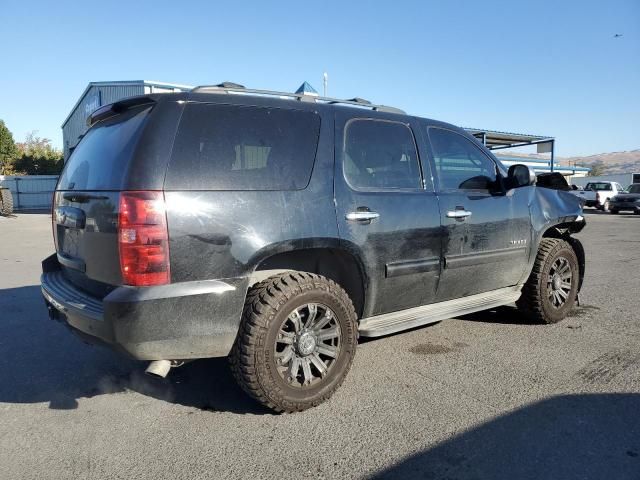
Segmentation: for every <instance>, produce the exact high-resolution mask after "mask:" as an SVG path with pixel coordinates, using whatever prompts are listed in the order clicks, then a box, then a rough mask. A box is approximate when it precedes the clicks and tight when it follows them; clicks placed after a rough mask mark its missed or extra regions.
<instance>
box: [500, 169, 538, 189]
mask: <svg viewBox="0 0 640 480" xmlns="http://www.w3.org/2000/svg"><path fill="white" fill-rule="evenodd" d="M507 178H508V180H509V188H518V187H528V186H529V185H535V183H536V173H535V172H534V171H533V169H531V168H529V167H527V166H526V165H523V164H521V163H517V164H515V165H511V166H510V167H509V171H508V173H507Z"/></svg>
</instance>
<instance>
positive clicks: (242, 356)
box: [229, 272, 358, 412]
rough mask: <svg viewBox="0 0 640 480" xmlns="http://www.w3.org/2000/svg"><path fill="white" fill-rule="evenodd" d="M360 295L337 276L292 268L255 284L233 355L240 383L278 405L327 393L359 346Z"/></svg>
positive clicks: (312, 401)
mask: <svg viewBox="0 0 640 480" xmlns="http://www.w3.org/2000/svg"><path fill="white" fill-rule="evenodd" d="M357 343H358V327H357V318H356V313H355V310H354V307H353V303H352V302H351V300H350V299H349V296H348V295H347V293H346V292H345V291H344V290H343V289H342V288H340V286H339V285H337V284H336V283H335V282H333V281H331V280H328V279H326V278H324V277H322V276H320V275H315V274H311V273H304V272H287V273H284V274H281V275H277V276H274V277H271V278H268V279H267V280H264V281H263V282H260V283H258V284H257V285H255V286H254V287H252V288H251V290H250V291H249V294H248V296H247V300H246V302H245V308H244V313H243V316H242V321H241V325H240V330H239V332H238V337H237V339H236V342H235V344H234V347H233V349H232V351H231V355H230V357H229V361H230V364H231V370H232V372H233V375H234V376H235V378H236V381H237V382H238V384H239V385H240V386H241V387H242V389H243V390H244V391H245V392H247V393H248V394H249V395H250V396H252V397H253V398H255V399H256V400H257V401H258V402H260V403H262V404H263V405H265V406H267V407H269V408H271V409H272V410H275V411H277V412H298V411H302V410H306V409H307V408H310V407H314V406H317V405H319V404H320V403H322V402H324V401H326V400H327V399H329V397H331V395H333V393H334V392H335V391H336V390H337V389H338V387H340V385H341V384H342V382H343V380H344V379H345V377H346V375H347V373H348V372H349V369H350V368H351V364H352V362H353V358H354V356H355V352H356V345H357Z"/></svg>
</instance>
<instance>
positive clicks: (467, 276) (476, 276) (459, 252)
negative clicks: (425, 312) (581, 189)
mask: <svg viewBox="0 0 640 480" xmlns="http://www.w3.org/2000/svg"><path fill="white" fill-rule="evenodd" d="M428 138H429V141H430V145H431V150H432V158H433V166H434V170H435V172H434V173H435V177H436V179H437V184H438V188H437V190H438V197H439V199H440V214H441V221H442V226H443V240H442V241H443V257H444V269H443V272H442V276H441V279H440V284H439V286H438V293H437V300H438V301H443V300H450V299H453V298H460V297H464V296H467V295H473V294H476V293H482V292H487V291H490V290H495V289H498V288H503V287H508V286H512V285H516V284H517V283H518V282H519V281H520V280H521V278H522V277H523V275H524V273H525V270H526V267H527V264H528V258H529V247H530V243H531V226H530V220H529V209H528V200H527V199H528V195H527V194H528V193H529V189H528V188H523V189H511V190H509V191H506V192H505V191H503V189H502V185H501V182H500V179H499V176H498V169H497V165H496V163H495V161H494V160H493V158H491V156H490V155H488V154H486V153H485V152H484V151H483V150H482V149H481V148H480V146H479V145H477V143H476V141H475V140H472V139H469V138H467V137H466V136H464V135H462V134H460V133H458V132H455V131H453V130H448V129H445V128H440V127H429V128H428Z"/></svg>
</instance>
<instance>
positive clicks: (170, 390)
mask: <svg viewBox="0 0 640 480" xmlns="http://www.w3.org/2000/svg"><path fill="white" fill-rule="evenodd" d="M145 368H146V363H144V362H138V361H135V360H131V359H129V358H126V357H124V356H122V355H119V354H117V353H115V352H112V351H111V350H110V349H108V348H105V347H99V346H90V345H87V344H85V343H83V342H82V340H81V339H80V338H79V337H78V336H76V335H73V334H72V332H71V331H70V330H69V329H68V328H66V327H65V326H64V325H63V324H61V323H58V322H55V321H52V320H50V319H49V317H48V315H47V310H46V308H45V305H44V301H43V300H42V297H41V294H40V287H39V286H37V285H33V286H27V287H19V288H9V289H3V290H0V403H41V402H48V403H49V407H50V408H52V409H63V410H67V409H75V408H77V407H78V400H79V399H81V398H91V397H94V396H96V395H106V394H114V393H123V392H131V391H134V392H138V393H141V394H143V395H147V396H150V397H153V398H157V399H159V400H163V401H166V402H170V403H175V404H179V405H184V406H189V407H194V408H198V409H201V410H210V411H225V412H233V413H239V414H256V415H259V414H266V413H271V412H270V411H269V410H267V409H266V408H264V407H262V406H261V405H259V404H258V403H257V402H255V401H253V400H252V399H251V398H249V397H248V396H247V395H246V394H245V393H244V392H242V390H240V388H239V387H238V386H237V385H236V383H235V381H234V380H233V377H232V375H231V372H230V371H229V369H228V367H227V362H226V359H224V358H217V359H205V360H198V361H195V362H191V363H187V364H186V365H184V366H182V367H180V368H176V369H174V370H172V372H171V373H170V374H169V376H168V377H167V378H166V379H159V378H154V377H149V376H147V375H145V374H144V373H143V371H144V369H145Z"/></svg>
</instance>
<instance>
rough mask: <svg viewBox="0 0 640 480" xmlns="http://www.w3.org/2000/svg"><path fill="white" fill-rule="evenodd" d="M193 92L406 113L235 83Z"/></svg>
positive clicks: (362, 101)
mask: <svg viewBox="0 0 640 480" xmlns="http://www.w3.org/2000/svg"><path fill="white" fill-rule="evenodd" d="M191 92H200V93H206V92H209V93H230V94H238V95H257V96H264V97H278V98H291V99H294V100H299V101H301V102H314V103H328V104H339V105H351V106H356V107H365V108H370V109H371V110H375V111H378V112H388V113H401V114H405V113H406V112H405V111H404V110H401V109H399V108H395V107H389V106H386V105H376V104H373V103H371V102H370V101H369V100H365V99H364V98H359V97H355V98H351V99H349V100H342V99H340V98H331V97H320V96H315V95H305V94H303V93H291V92H276V91H272V90H255V89H251V88H245V87H244V86H242V85H239V84H237V83H233V82H222V83H219V84H217V85H200V86H198V87H195V88H192V89H191Z"/></svg>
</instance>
